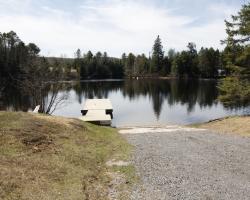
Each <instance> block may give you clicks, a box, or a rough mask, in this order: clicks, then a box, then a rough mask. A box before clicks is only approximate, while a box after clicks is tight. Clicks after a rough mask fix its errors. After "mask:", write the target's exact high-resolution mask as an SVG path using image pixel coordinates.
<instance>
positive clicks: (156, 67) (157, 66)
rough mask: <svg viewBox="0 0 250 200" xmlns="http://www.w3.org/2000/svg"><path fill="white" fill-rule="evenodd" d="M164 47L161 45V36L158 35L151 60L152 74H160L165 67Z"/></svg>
mask: <svg viewBox="0 0 250 200" xmlns="http://www.w3.org/2000/svg"><path fill="white" fill-rule="evenodd" d="M163 58H164V52H163V46H162V43H161V39H160V36H159V35H158V36H157V38H156V40H155V42H154V46H153V53H152V59H151V70H150V71H151V73H159V72H160V71H161V70H162V66H163Z"/></svg>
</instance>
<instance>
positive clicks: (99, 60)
mask: <svg viewBox="0 0 250 200" xmlns="http://www.w3.org/2000/svg"><path fill="white" fill-rule="evenodd" d="M75 57H76V58H75V61H74V68H75V69H76V70H77V71H78V73H79V74H80V77H81V79H100V78H104V79H105V78H123V65H122V61H121V59H117V58H111V57H108V55H107V53H106V52H104V53H103V54H102V53H101V52H97V53H96V54H95V55H93V53H92V52H91V51H88V52H87V53H86V54H83V55H82V53H81V50H80V49H78V50H77V51H76V53H75Z"/></svg>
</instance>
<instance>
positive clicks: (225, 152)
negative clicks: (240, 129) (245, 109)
mask: <svg viewBox="0 0 250 200" xmlns="http://www.w3.org/2000/svg"><path fill="white" fill-rule="evenodd" d="M120 132H121V134H124V135H125V137H126V138H127V140H128V141H129V143H131V144H132V145H134V146H135V150H134V157H133V161H132V162H133V163H134V165H135V166H136V169H137V172H138V175H139V177H140V179H141V181H140V182H139V183H138V184H137V185H136V186H135V187H134V188H133V191H132V193H131V199H136V200H139V199H145V200H159V199H164V200H165V199H171V200H172V199H190V200H191V199H192V200H195V199H199V200H200V199H205V200H212V199H216V200H223V199H230V200H243V199H244V200H249V199H250V138H249V137H248V138H247V137H241V136H233V135H225V134H224V135H222V134H216V133H212V132H211V131H206V130H198V129H186V128H180V127H166V128H164V129H162V128H161V129H159V128H155V129H154V128H153V129H152V128H149V129H147V128H143V129H140V128H135V129H133V128H132V129H123V130H121V131H120Z"/></svg>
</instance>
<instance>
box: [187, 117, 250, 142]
mask: <svg viewBox="0 0 250 200" xmlns="http://www.w3.org/2000/svg"><path fill="white" fill-rule="evenodd" d="M191 126H193V127H197V128H205V129H209V130H213V131H216V132H218V133H224V134H237V135H242V136H248V137H249V136H250V116H235V117H227V118H222V119H217V120H214V121H211V122H207V123H202V124H194V125H191Z"/></svg>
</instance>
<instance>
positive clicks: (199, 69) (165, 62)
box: [122, 36, 223, 78]
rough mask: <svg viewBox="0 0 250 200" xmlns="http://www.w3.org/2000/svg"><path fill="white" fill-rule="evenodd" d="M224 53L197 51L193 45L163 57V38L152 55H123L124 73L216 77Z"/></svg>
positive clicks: (207, 50) (220, 68)
mask: <svg viewBox="0 0 250 200" xmlns="http://www.w3.org/2000/svg"><path fill="white" fill-rule="evenodd" d="M221 57H222V53H221V52H220V51H219V50H218V49H216V50H215V49H213V48H209V49H208V48H201V49H200V51H199V52H198V51H197V49H196V45H195V44H194V43H191V42H190V43H189V44H188V45H187V50H184V51H181V52H176V51H175V50H174V49H170V50H169V51H168V54H164V51H163V46H162V42H161V39H160V37H159V36H158V37H157V38H156V40H155V43H154V46H153V51H152V56H151V57H149V58H147V57H146V56H145V55H144V54H142V55H138V56H135V55H134V54H132V53H129V54H128V56H126V54H123V55H122V61H123V63H124V69H125V71H124V73H125V75H126V76H128V77H134V76H145V77H148V76H178V77H193V78H198V77H202V78H214V77H217V76H218V72H219V70H222V69H223V65H222V62H221Z"/></svg>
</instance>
